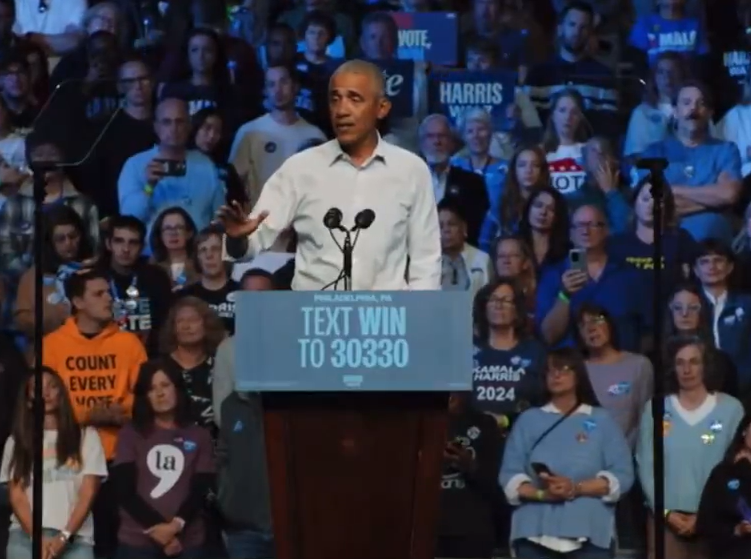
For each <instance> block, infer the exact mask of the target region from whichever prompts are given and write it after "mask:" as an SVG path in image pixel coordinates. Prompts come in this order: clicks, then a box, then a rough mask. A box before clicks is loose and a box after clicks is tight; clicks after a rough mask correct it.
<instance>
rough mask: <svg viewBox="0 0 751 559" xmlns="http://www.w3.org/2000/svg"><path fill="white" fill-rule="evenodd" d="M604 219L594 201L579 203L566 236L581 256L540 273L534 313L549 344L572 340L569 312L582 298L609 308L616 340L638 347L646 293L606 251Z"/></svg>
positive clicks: (646, 319)
mask: <svg viewBox="0 0 751 559" xmlns="http://www.w3.org/2000/svg"><path fill="white" fill-rule="evenodd" d="M607 235H608V225H607V222H606V221H605V216H604V215H603V214H602V212H601V211H600V210H599V209H598V208H596V207H594V206H582V207H581V208H579V209H578V210H576V212H574V215H573V217H572V219H571V241H572V244H573V245H574V247H575V248H576V249H578V252H577V254H578V255H579V258H581V259H583V260H584V262H583V263H580V264H578V265H577V266H574V263H573V262H571V261H570V260H571V258H569V259H568V260H569V261H565V260H564V261H562V262H560V263H558V264H556V265H554V266H551V267H549V268H548V269H547V270H545V272H544V273H543V274H542V277H541V278H540V283H539V285H538V289H537V305H536V311H537V315H536V319H537V325H538V328H539V329H540V332H541V334H542V337H543V339H544V340H545V341H546V342H547V343H549V344H559V343H571V335H572V332H573V329H574V326H575V324H574V321H573V316H574V315H575V313H576V312H577V310H578V308H579V307H580V306H581V305H582V304H584V303H585V302H589V303H596V304H598V305H600V306H602V307H604V308H605V309H607V311H608V312H609V313H610V314H611V316H612V317H613V320H614V322H615V323H616V326H617V330H618V340H617V342H618V345H619V347H621V348H622V349H623V350H625V351H639V350H640V346H641V337H642V336H643V335H645V334H646V333H647V332H648V328H649V327H650V326H651V315H650V313H649V312H647V302H646V301H647V299H645V297H644V296H643V292H642V286H641V285H639V283H638V276H637V275H636V272H634V270H632V269H631V268H628V267H626V266H625V265H624V264H622V263H620V262H617V261H613V259H612V258H611V257H610V256H608V253H607V249H606V241H607Z"/></svg>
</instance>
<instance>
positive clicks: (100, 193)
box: [81, 58, 158, 218]
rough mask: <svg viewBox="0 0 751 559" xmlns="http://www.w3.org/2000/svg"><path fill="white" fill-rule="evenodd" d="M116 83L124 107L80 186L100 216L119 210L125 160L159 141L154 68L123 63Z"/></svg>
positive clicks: (135, 62)
mask: <svg viewBox="0 0 751 559" xmlns="http://www.w3.org/2000/svg"><path fill="white" fill-rule="evenodd" d="M117 87H118V91H119V92H120V95H121V96H122V106H121V109H120V110H119V111H118V112H117V114H116V115H115V116H114V118H113V119H112V121H111V122H110V123H109V125H108V126H107V129H106V130H105V131H104V135H103V136H102V138H101V140H100V141H99V144H98V145H97V146H96V147H95V148H94V153H93V154H92V156H91V159H90V160H89V161H88V162H85V163H84V165H83V174H82V180H81V186H82V189H83V191H84V192H86V193H87V194H88V195H89V196H91V198H92V199H93V200H94V202H96V205H97V208H99V212H100V215H101V217H103V218H106V217H112V216H114V215H117V214H118V213H119V203H118V199H117V181H118V177H119V176H120V171H121V170H122V168H123V165H125V162H126V161H127V160H128V159H129V158H131V157H132V156H134V155H136V154H137V153H140V152H142V151H146V150H148V149H151V148H152V147H153V146H154V144H156V143H157V142H158V138H157V135H156V133H155V132H154V101H153V96H154V95H153V94H154V81H153V78H152V75H151V69H150V68H149V67H148V66H147V65H146V63H145V62H143V61H142V60H140V59H137V58H131V59H128V60H126V61H124V62H123V63H122V64H121V65H120V69H119V71H118V73H117Z"/></svg>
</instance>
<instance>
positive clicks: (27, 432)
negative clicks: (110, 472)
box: [0, 367, 107, 559]
mask: <svg viewBox="0 0 751 559" xmlns="http://www.w3.org/2000/svg"><path fill="white" fill-rule="evenodd" d="M35 382H36V381H35V379H33V378H30V379H29V380H28V381H27V382H25V383H24V385H23V387H22V390H21V392H20V394H19V398H18V401H17V403H18V405H17V406H16V417H15V420H14V424H13V434H12V436H11V437H10V438H9V439H8V440H7V441H6V443H5V449H4V451H3V461H2V468H1V469H0V481H2V482H3V483H7V484H8V492H9V499H10V504H11V507H12V509H13V518H12V519H11V528H10V538H9V541H8V550H7V553H8V557H12V558H13V559H26V558H29V559H31V556H32V555H31V551H32V549H31V545H32V544H31V532H32V513H33V504H32V502H33V496H32V487H31V484H32V479H31V477H32V469H33V467H34V462H35V460H39V459H42V461H43V465H42V468H43V471H44V480H43V481H42V491H43V493H42V501H43V503H44V504H45V507H44V512H43V514H42V533H43V538H44V539H43V542H42V552H43V554H44V556H45V557H57V558H59V559H94V522H93V519H92V515H91V507H92V504H93V503H94V499H95V497H96V495H97V492H98V491H99V487H100V484H101V482H102V480H103V479H104V478H106V477H107V463H106V462H105V459H104V450H103V449H102V442H101V440H100V439H99V435H98V434H97V432H96V430H95V429H92V428H91V427H82V426H80V425H79V424H78V422H77V421H76V418H75V416H74V414H73V407H72V405H71V401H70V396H69V395H68V391H67V390H66V389H65V384H63V381H62V379H61V378H60V376H59V375H58V374H57V373H56V372H55V371H53V370H52V369H49V368H46V367H45V368H44V369H43V372H42V398H43V400H44V442H43V444H44V453H43V457H40V456H39V455H38V454H37V453H36V452H35V451H36V448H34V441H33V439H34V413H33V402H34V383H35Z"/></svg>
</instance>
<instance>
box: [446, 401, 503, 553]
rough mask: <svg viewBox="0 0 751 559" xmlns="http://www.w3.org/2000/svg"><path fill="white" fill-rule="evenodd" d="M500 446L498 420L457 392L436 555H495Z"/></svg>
mask: <svg viewBox="0 0 751 559" xmlns="http://www.w3.org/2000/svg"><path fill="white" fill-rule="evenodd" d="M500 449H501V436H500V431H499V430H498V426H497V425H496V424H495V422H494V421H493V419H492V418H491V417H488V416H487V415H485V414H483V413H481V412H479V411H476V410H475V409H474V408H472V406H470V405H469V402H468V396H467V394H466V393H458V392H455V393H452V394H451V396H450V397H449V427H448V442H447V443H446V448H445V449H444V451H443V462H444V467H443V477H442V478H441V504H440V516H439V520H438V543H437V544H436V556H437V557H477V558H487V559H490V558H491V557H493V549H494V548H495V526H494V505H495V504H496V503H497V501H498V496H499V495H498V486H497V482H496V479H495V478H496V477H497V475H498V466H499V464H498V462H499V457H500V455H501V452H500Z"/></svg>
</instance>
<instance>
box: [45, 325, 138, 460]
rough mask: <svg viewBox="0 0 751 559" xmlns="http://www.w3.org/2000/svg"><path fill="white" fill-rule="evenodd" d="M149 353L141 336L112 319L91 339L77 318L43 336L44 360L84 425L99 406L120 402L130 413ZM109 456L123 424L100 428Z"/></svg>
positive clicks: (103, 444)
mask: <svg viewBox="0 0 751 559" xmlns="http://www.w3.org/2000/svg"><path fill="white" fill-rule="evenodd" d="M144 361H146V351H145V350H144V348H143V345H142V344H141V342H140V341H138V338H137V337H136V336H135V335H134V334H131V333H130V332H121V331H120V329H119V328H118V327H117V325H116V324H115V323H114V322H112V323H110V325H109V326H107V327H106V328H105V329H104V330H102V331H101V332H100V333H99V334H97V335H96V336H94V337H93V338H89V337H87V336H84V335H83V334H81V332H80V330H79V329H78V326H77V324H76V320H75V318H69V319H68V320H67V321H66V322H65V324H63V325H62V326H61V327H60V328H58V329H57V330H55V331H54V332H52V333H51V334H48V335H47V336H45V337H44V344H43V351H42V363H44V365H46V366H48V367H51V368H52V369H53V370H55V371H57V373H58V374H59V375H60V377H61V378H62V379H63V381H64V382H65V385H66V387H67V388H68V392H69V394H70V400H71V404H72V405H73V412H74V413H75V416H76V420H77V421H78V422H80V423H81V424H85V423H86V420H87V416H88V413H89V411H90V410H91V409H92V408H93V407H95V406H101V405H110V404H114V403H116V404H120V405H121V406H123V407H124V408H125V410H126V411H127V412H128V413H130V411H131V409H132V407H133V387H134V386H135V384H136V380H137V379H138V371H139V369H140V367H141V364H142V363H143V362H144ZM97 430H98V431H99V436H100V437H101V439H102V446H103V447H104V453H105V456H106V457H107V459H108V460H110V459H112V458H113V457H114V454H115V445H116V443H117V434H118V431H119V427H99V428H98V429H97Z"/></svg>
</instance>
